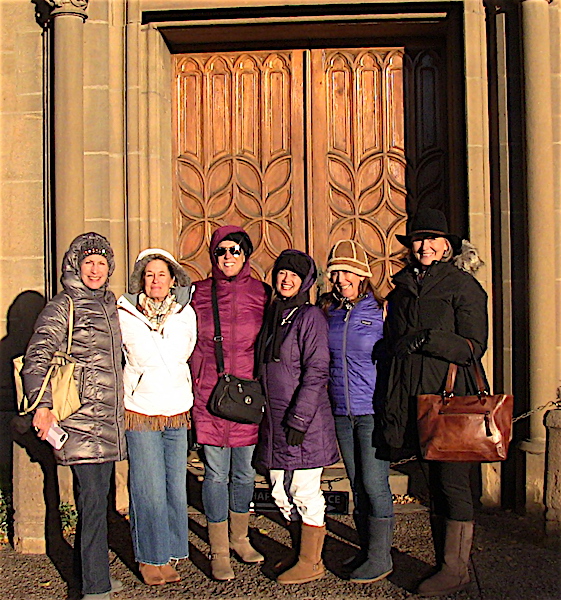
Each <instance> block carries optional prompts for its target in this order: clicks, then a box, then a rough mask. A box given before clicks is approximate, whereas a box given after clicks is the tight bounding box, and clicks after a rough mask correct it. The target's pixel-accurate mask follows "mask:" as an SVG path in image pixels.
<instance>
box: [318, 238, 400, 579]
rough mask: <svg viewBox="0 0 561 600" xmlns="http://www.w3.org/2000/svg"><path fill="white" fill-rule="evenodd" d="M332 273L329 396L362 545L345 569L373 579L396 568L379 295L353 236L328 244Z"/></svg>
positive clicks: (326, 304) (325, 304) (327, 303)
mask: <svg viewBox="0 0 561 600" xmlns="http://www.w3.org/2000/svg"><path fill="white" fill-rule="evenodd" d="M327 274H328V275H329V276H330V279H331V283H332V284H333V289H332V291H331V292H330V293H328V294H324V296H322V298H321V299H320V306H321V307H322V308H323V309H324V310H325V312H326V313H327V317H328V323H329V352H330V356H331V362H330V370H329V396H330V398H331V405H332V408H333V414H334V415H335V428H336V431H337V439H338V441H339V449H340V450H341V454H342V456H343V462H344V463H345V468H346V470H347V474H348V476H349V479H350V482H351V489H352V491H353V500H354V506H355V508H354V513H353V516H354V520H355V524H356V529H357V532H358V535H359V540H360V547H361V550H360V552H359V554H358V555H357V556H356V557H355V558H354V559H353V560H352V561H351V562H350V563H349V564H348V567H349V569H350V570H351V573H350V580H351V581H354V582H356V583H370V582H373V581H378V580H380V579H383V578H384V577H387V576H388V575H389V574H390V573H391V572H392V569H393V565H392V558H391V554H390V549H391V544H392V534H393V524H394V518H393V502H392V494H391V491H390V486H389V462H388V461H387V460H382V459H380V458H379V457H378V456H377V450H376V448H375V447H374V445H373V436H374V414H375V412H376V406H375V405H376V402H375V399H374V390H375V385H376V362H375V354H376V351H375V347H377V344H378V342H380V340H381V338H382V330H383V308H382V299H381V298H380V296H379V295H378V294H377V292H376V291H375V290H374V288H373V287H372V284H371V283H370V279H369V278H370V277H371V276H372V273H371V271H370V267H369V265H368V258H367V255H366V252H365V251H364V249H363V248H362V247H361V246H360V245H359V244H357V243H356V242H355V241H353V240H342V241H340V242H337V244H335V246H334V247H333V248H332V249H331V252H330V254H329V261H328V263H327ZM378 345H379V344H378Z"/></svg>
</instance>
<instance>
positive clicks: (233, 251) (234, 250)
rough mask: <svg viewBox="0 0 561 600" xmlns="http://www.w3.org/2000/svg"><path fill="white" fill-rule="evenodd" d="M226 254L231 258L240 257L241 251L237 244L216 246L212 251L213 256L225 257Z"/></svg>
mask: <svg viewBox="0 0 561 600" xmlns="http://www.w3.org/2000/svg"><path fill="white" fill-rule="evenodd" d="M226 252H229V253H230V255H231V256H240V254H241V253H242V252H243V250H242V247H241V246H240V245H239V244H236V245H235V246H218V248H216V249H215V250H214V256H216V257H219V256H226Z"/></svg>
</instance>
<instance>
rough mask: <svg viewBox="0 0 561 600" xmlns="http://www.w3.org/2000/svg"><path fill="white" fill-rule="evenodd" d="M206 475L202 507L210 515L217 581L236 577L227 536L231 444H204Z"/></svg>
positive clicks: (214, 569) (211, 543) (213, 564)
mask: <svg viewBox="0 0 561 600" xmlns="http://www.w3.org/2000/svg"><path fill="white" fill-rule="evenodd" d="M203 449H204V454H203V456H204V463H205V478H204V480H203V507H204V510H205V515H206V519H207V527H208V537H209V543H210V559H211V561H210V566H211V569H212V576H213V577H214V579H217V580H218V581H230V580H231V579H234V577H235V575H234V571H233V570H232V567H231V565H230V543H229V537H228V488H229V485H228V484H229V474H230V456H231V448H220V447H218V446H208V445H206V444H205V445H203Z"/></svg>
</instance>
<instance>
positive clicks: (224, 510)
mask: <svg viewBox="0 0 561 600" xmlns="http://www.w3.org/2000/svg"><path fill="white" fill-rule="evenodd" d="M203 449H204V463H205V478H204V481H203V506H204V509H205V514H206V518H207V520H208V521H210V522H211V523H221V522H222V521H226V520H227V519H228V508H229V509H230V510H231V511H232V512H237V513H246V512H248V511H249V504H250V502H251V500H252V499H253V488H254V485H255V469H254V468H253V467H252V466H251V461H252V459H253V451H254V450H255V446H242V447H240V448H220V447H219V446H208V445H206V444H204V445H203Z"/></svg>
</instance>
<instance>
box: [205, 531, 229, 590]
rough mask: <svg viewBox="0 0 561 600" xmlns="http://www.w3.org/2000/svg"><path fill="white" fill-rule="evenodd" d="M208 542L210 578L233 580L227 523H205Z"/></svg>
mask: <svg viewBox="0 0 561 600" xmlns="http://www.w3.org/2000/svg"><path fill="white" fill-rule="evenodd" d="M207 527H208V539H209V542H210V568H211V569H212V576H213V577H214V579H217V580H218V581H230V580H231V579H234V577H235V575H234V571H232V566H231V565H230V547H229V544H228V521H221V522H220V523H210V522H209V523H207Z"/></svg>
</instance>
